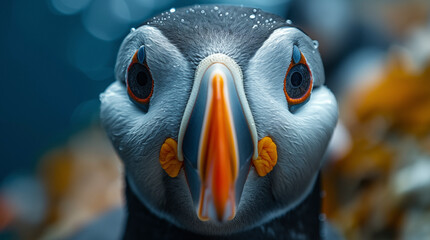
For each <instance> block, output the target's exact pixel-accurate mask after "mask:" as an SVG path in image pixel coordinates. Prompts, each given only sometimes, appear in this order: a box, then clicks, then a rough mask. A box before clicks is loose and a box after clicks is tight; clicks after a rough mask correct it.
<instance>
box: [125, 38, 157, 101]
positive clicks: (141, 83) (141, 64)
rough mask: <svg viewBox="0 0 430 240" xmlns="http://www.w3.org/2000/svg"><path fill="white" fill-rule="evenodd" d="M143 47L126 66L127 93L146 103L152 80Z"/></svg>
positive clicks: (152, 88) (152, 89)
mask: <svg viewBox="0 0 430 240" xmlns="http://www.w3.org/2000/svg"><path fill="white" fill-rule="evenodd" d="M144 51H145V48H144V46H142V47H140V48H139V50H137V51H136V53H135V54H134V55H133V58H132V60H131V63H130V65H129V66H128V68H127V77H126V81H127V93H128V95H129V96H130V98H131V99H132V100H133V101H135V102H136V103H139V104H148V103H149V100H150V98H151V97H152V93H153V91H154V80H153V79H152V75H151V71H150V70H149V67H148V64H147V63H146V58H145V52H144Z"/></svg>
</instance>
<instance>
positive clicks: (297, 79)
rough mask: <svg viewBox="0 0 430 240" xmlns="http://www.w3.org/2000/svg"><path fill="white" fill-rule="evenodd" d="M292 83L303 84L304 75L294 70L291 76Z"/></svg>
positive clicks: (295, 85)
mask: <svg viewBox="0 0 430 240" xmlns="http://www.w3.org/2000/svg"><path fill="white" fill-rule="evenodd" d="M291 84H292V85H293V86H294V87H298V86H300V85H301V84H302V75H301V74H300V73H298V72H294V73H293V75H292V76H291Z"/></svg>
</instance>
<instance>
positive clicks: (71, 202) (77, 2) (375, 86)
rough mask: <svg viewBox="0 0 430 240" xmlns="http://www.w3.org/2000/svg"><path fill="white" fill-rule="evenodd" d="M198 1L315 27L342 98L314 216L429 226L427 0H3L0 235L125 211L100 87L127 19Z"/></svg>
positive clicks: (419, 228)
mask: <svg viewBox="0 0 430 240" xmlns="http://www.w3.org/2000/svg"><path fill="white" fill-rule="evenodd" d="M206 3H212V4H213V3H216V4H222V3H228V4H236V5H240V4H243V5H244V6H250V7H254V8H261V9H263V10H264V11H268V12H272V13H276V14H278V15H280V16H283V17H284V18H285V19H290V20H291V21H293V23H294V24H296V25H298V26H300V27H301V28H302V29H303V30H304V31H305V32H306V33H308V35H310V36H311V37H312V38H313V39H317V40H318V41H319V49H320V53H321V56H322V58H323V62H324V64H325V72H326V84H327V86H328V87H329V88H330V89H331V90H332V91H333V92H334V93H335V95H336V97H337V100H338V103H339V106H340V107H339V110H340V119H339V124H338V126H337V128H336V131H335V133H334V136H333V139H332V141H331V143H330V146H329V149H328V151H327V154H326V157H325V158H326V160H325V165H324V168H323V185H324V186H323V187H324V199H323V212H324V214H322V215H321V217H322V218H323V219H328V220H329V221H330V222H331V223H332V224H333V226H334V227H335V228H336V229H337V230H338V231H339V232H340V233H341V234H342V235H343V236H344V237H345V239H430V228H429V227H428V226H430V82H429V81H430V1H428V0H408V1H401V0H376V1H371V0H361V1H358V0H351V1H345V0H327V1H318V0H306V1H295V0H264V1H263V0H261V1H257V0H248V1H245V0H242V1H239V0H233V1H227V0H221V1H209V0H206V1H197V0H194V1H190V0H184V1H175V0H157V1H156V0H43V1H30V0H14V1H12V0H6V1H2V3H1V8H0V29H1V32H2V34H1V37H0V76H1V77H0V78H1V79H0V81H1V83H2V87H1V88H0V129H1V130H0V133H1V135H2V136H1V137H0V148H1V156H0V159H1V160H0V239H79V234H81V233H82V232H85V231H86V229H87V227H86V226H88V225H91V224H92V225H97V224H99V226H102V225H103V222H100V221H98V219H100V217H101V216H105V215H106V214H112V215H115V216H117V217H116V218H113V219H118V225H120V222H121V220H122V219H123V217H124V212H123V210H122V208H121V206H122V204H123V197H122V184H123V183H122V167H121V164H120V162H119V160H118V158H117V157H116V155H115V153H114V151H113V150H112V148H111V146H110V143H109V142H108V140H107V139H106V136H105V135H104V133H103V131H102V130H101V127H100V126H99V119H98V110H99V105H100V102H99V94H100V93H101V92H103V91H104V89H105V88H106V87H107V86H108V85H109V84H110V83H111V82H112V81H114V75H113V66H114V63H115V60H116V54H117V51H118V48H119V45H120V43H121V41H122V39H123V38H124V37H125V36H126V34H127V33H128V32H129V31H130V28H132V27H138V26H139V25H140V24H141V23H142V22H143V21H144V20H145V19H147V18H149V17H151V16H153V15H156V14H158V13H160V12H161V11H169V10H170V9H172V8H180V7H183V6H186V5H192V4H206ZM111 224H114V225H115V223H111ZM93 229H94V228H93ZM104 231H105V232H106V234H108V235H109V236H116V235H118V234H120V230H119V229H115V228H113V229H104ZM86 234H90V235H89V236H91V232H90V233H88V232H87V233H86ZM115 234H116V235H115ZM87 236H88V235H87Z"/></svg>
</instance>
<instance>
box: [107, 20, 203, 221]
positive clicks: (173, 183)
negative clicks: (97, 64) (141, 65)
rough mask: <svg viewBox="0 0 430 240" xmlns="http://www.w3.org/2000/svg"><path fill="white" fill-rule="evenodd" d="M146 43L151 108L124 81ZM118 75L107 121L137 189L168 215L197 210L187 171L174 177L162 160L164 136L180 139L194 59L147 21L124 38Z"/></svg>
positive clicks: (141, 196) (155, 208) (147, 202)
mask: <svg viewBox="0 0 430 240" xmlns="http://www.w3.org/2000/svg"><path fill="white" fill-rule="evenodd" d="M143 44H145V50H146V56H147V62H148V66H149V68H150V69H151V73H152V76H153V79H154V92H153V96H152V98H151V100H150V103H149V110H148V112H147V113H145V112H143V111H142V110H141V109H140V108H139V107H137V106H136V105H135V104H134V103H132V102H131V100H130V99H129V96H128V94H127V91H126V86H125V85H124V80H125V79H124V76H125V71H126V69H127V67H128V64H129V63H130V59H131V57H132V56H133V54H134V53H135V51H136V50H137V49H138V48H139V47H140V46H141V45H143ZM116 76H117V80H118V81H116V82H115V83H113V84H112V85H111V86H110V87H109V88H108V89H107V90H106V91H105V92H104V93H103V94H102V95H101V120H102V123H103V125H104V127H105V129H106V131H107V133H108V136H109V137H110V139H111V141H112V143H113V145H114V146H115V148H116V151H117V152H118V154H119V155H120V157H121V159H122V160H123V161H124V165H125V170H126V172H127V178H128V179H129V181H130V184H131V187H132V189H133V191H134V192H135V193H136V195H137V196H138V197H139V199H140V200H141V201H142V202H143V203H144V204H145V205H146V206H147V207H148V208H149V209H150V210H152V211H153V212H154V213H155V214H157V215H159V216H162V217H164V218H170V217H169V216H175V215H180V214H178V213H175V212H178V211H179V212H181V211H182V212H188V214H190V213H191V214H194V215H195V213H194V211H193V210H192V209H191V210H190V208H192V206H191V203H192V201H191V198H190V196H189V190H188V189H187V184H186V181H185V177H184V176H183V173H181V174H180V175H179V176H178V177H177V178H170V177H168V176H167V174H165V172H164V171H163V170H162V168H161V166H160V163H159V161H158V157H159V151H160V148H161V145H162V144H163V143H164V141H165V140H166V139H167V138H174V139H175V140H177V135H178V131H179V126H180V122H181V119H182V114H183V111H184V109H185V105H186V103H187V101H188V97H189V92H190V91H191V87H192V81H193V75H192V74H191V71H190V69H189V66H188V62H187V61H186V60H185V59H184V58H183V56H182V55H181V54H180V53H179V51H178V50H177V49H176V48H175V47H174V46H173V45H171V44H170V43H169V42H168V40H167V39H165V38H164V37H163V36H162V35H161V33H160V32H159V31H158V30H157V29H155V28H153V27H149V26H143V27H141V28H139V29H137V30H136V31H134V32H132V33H130V34H129V36H127V38H126V39H125V40H124V42H123V44H122V46H121V49H120V53H119V55H118V59H117V64H116ZM167 196H169V197H167ZM184 209H187V210H184ZM182 215H184V214H182ZM169 220H170V221H172V222H175V221H176V220H175V219H169Z"/></svg>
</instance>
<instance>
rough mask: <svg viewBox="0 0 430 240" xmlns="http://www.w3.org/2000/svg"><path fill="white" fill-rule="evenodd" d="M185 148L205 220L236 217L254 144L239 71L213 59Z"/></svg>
mask: <svg viewBox="0 0 430 240" xmlns="http://www.w3.org/2000/svg"><path fill="white" fill-rule="evenodd" d="M182 152H183V157H184V160H185V173H186V176H187V180H188V184H189V186H190V191H191V195H192V197H193V200H194V205H195V207H196V211H197V216H198V217H199V219H200V220H202V221H205V220H215V221H218V222H223V221H227V220H231V219H233V218H234V216H235V214H236V209H237V205H238V203H239V200H240V196H241V194H242V189H243V185H244V184H245V181H246V178H247V175H248V172H249V169H250V162H251V158H252V156H253V153H254V142H253V139H252V137H251V132H250V129H249V126H248V123H247V120H246V117H245V114H244V111H243V108H242V101H241V99H240V97H239V95H238V93H237V89H236V86H235V80H234V78H233V74H232V72H231V71H230V70H229V68H227V66H226V65H224V64H222V63H213V64H212V65H210V66H209V67H208V68H207V69H206V71H205V72H204V74H203V77H202V79H201V82H200V86H199V89H198V94H197V96H196V100H195V103H194V107H193V109H192V112H191V114H190V118H189V121H188V125H187V127H186V130H185V134H184V138H183V145H182ZM196 175H197V176H196Z"/></svg>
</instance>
